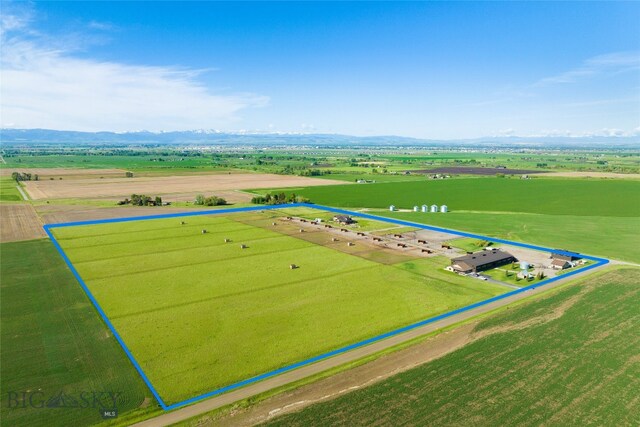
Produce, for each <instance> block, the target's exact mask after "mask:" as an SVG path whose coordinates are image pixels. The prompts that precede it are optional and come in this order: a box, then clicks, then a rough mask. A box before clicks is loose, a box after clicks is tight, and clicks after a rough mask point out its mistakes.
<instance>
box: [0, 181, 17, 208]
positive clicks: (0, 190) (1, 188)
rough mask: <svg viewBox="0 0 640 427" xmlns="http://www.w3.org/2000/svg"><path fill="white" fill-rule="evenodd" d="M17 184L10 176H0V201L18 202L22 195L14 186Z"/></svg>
mask: <svg viewBox="0 0 640 427" xmlns="http://www.w3.org/2000/svg"><path fill="white" fill-rule="evenodd" d="M17 185H18V184H17V183H16V182H15V181H14V180H13V179H11V178H0V201H1V202H19V201H20V200H22V196H21V195H20V193H19V192H18V189H17V188H16V186H17Z"/></svg>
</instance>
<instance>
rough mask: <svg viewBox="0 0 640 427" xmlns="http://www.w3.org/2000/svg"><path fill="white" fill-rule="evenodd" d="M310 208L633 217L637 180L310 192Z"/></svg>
mask: <svg viewBox="0 0 640 427" xmlns="http://www.w3.org/2000/svg"><path fill="white" fill-rule="evenodd" d="M300 194H302V195H303V196H305V197H307V198H309V199H310V200H311V201H313V202H314V203H318V204H326V205H330V206H341V207H349V208H358V207H368V208H386V207H388V206H389V205H390V204H394V205H396V206H397V207H400V208H406V209H410V208H412V207H413V206H415V205H419V206H420V205H422V204H424V203H427V204H429V205H431V204H433V203H435V204H438V205H443V204H446V205H448V207H449V209H450V210H451V211H479V212H525V213H538V214H550V215H576V216H577V215H584V216H606V217H639V216H640V199H638V198H635V199H633V198H630V196H631V195H634V194H640V181H632V180H629V181H623V180H586V179H584V180H568V179H531V180H521V179H517V178H468V179H467V178H464V179H450V180H441V181H410V182H393V183H381V184H369V185H337V186H322V187H310V188H306V189H304V190H302V191H301V192H300Z"/></svg>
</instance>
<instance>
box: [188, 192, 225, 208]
mask: <svg viewBox="0 0 640 427" xmlns="http://www.w3.org/2000/svg"><path fill="white" fill-rule="evenodd" d="M193 204H194V205H199V206H222V205H226V204H227V201H226V200H225V199H223V198H222V197H216V196H210V197H204V196H203V195H202V194H198V195H197V196H196V200H195V201H194V202H193Z"/></svg>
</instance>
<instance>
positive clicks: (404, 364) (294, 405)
mask: <svg viewBox="0 0 640 427" xmlns="http://www.w3.org/2000/svg"><path fill="white" fill-rule="evenodd" d="M592 271H593V270H588V271H584V272H581V273H578V274H577V275H574V276H570V277H566V278H563V279H561V280H558V281H556V282H553V283H552V284H549V285H546V286H543V287H541V288H536V289H533V290H530V291H527V292H523V293H520V294H517V295H513V296H511V297H508V298H505V299H502V300H499V301H495V302H493V303H490V304H487V305H484V306H481V307H478V308H476V309H473V310H469V311H466V312H463V313H459V314H457V315H454V316H451V317H448V318H446V319H443V320H440V321H438V322H434V323H430V324H428V325H425V326H422V327H420V328H416V329H413V330H411V331H409V332H406V333H404V334H400V335H395V336H393V337H391V338H388V339H386V340H382V341H378V342H375V343H373V344H370V345H368V346H365V347H360V348H358V349H355V350H352V351H350V352H347V353H342V354H340V355H337V356H334V357H332V358H329V359H325V360H322V361H320V362H317V363H315V364H312V365H307V366H304V367H302V368H299V369H296V370H293V371H289V372H286V373H283V374H281V375H278V376H276V377H272V378H269V379H267V380H264V381H261V382H258V383H255V384H252V385H249V386H246V387H244V388H241V389H237V390H234V391H231V392H228V393H226V394H223V395H220V396H218V397H213V398H211V399H208V400H204V401H202V402H200V403H196V404H194V405H192V406H188V407H185V408H182V409H177V410H175V411H173V412H169V413H166V414H163V415H160V416H158V417H156V418H153V419H150V420H147V421H143V422H141V423H138V424H135V425H136V426H139V427H143V426H144V427H151V426H153V427H156V426H166V425H171V424H174V423H177V422H180V421H185V420H188V419H190V418H193V417H197V416H198V415H201V414H204V413H206V412H209V411H213V410H215V409H217V408H221V407H223V406H227V405H231V404H233V403H234V402H237V401H239V400H242V399H247V398H249V397H251V396H255V395H258V394H260V393H264V392H266V391H269V390H271V389H274V388H278V387H281V386H284V385H286V384H289V383H292V382H295V381H299V380H302V379H304V378H306V377H309V376H312V375H315V374H319V373H321V372H324V371H327V370H329V369H332V368H335V367H338V366H341V365H344V364H347V363H350V362H353V361H356V360H358V359H361V358H363V357H366V356H369V355H372V354H375V353H377V352H379V351H382V350H385V349H387V348H389V347H393V346H395V345H398V344H401V343H403V342H406V341H409V340H411V339H414V338H417V337H420V336H423V335H426V334H428V333H431V332H434V331H436V330H439V329H442V328H444V327H447V326H451V325H454V324H456V323H458V322H461V321H463V320H465V319H470V318H472V317H475V316H477V315H479V314H483V313H487V312H489V311H491V310H494V309H496V308H498V307H502V306H504V305H507V304H509V303H512V302H514V301H517V300H520V299H522V298H525V297H528V296H531V295H535V294H538V293H540V292H545V291H547V290H549V289H552V288H555V287H557V286H560V285H561V284H564V283H565V282H566V281H568V280H573V279H575V278H576V277H581V276H584V275H585V274H588V273H591V272H592ZM473 326H474V324H473V323H472V324H470V325H464V326H462V327H460V328H457V329H454V330H452V331H450V332H446V333H443V334H441V335H439V336H436V337H434V338H431V339H429V340H427V341H425V342H423V343H420V344H417V345H415V346H411V347H408V348H406V349H403V350H399V351H396V352H393V353H390V354H388V355H385V356H383V357H380V358H378V359H375V360H374V361H372V362H369V363H366V364H364V365H361V366H358V367H356V368H353V369H349V370H346V371H344V372H341V373H338V374H336V375H333V376H331V377H328V378H326V379H322V380H319V381H317V382H314V383H311V384H308V385H306V386H302V387H300V388H298V389H295V390H293V391H290V392H285V393H282V394H278V395H276V396H274V397H272V398H269V399H266V400H264V401H262V402H259V403H257V404H255V405H252V406H250V407H249V408H248V409H238V410H235V411H232V412H231V413H230V414H227V415H224V416H222V417H220V418H203V419H199V420H197V425H198V426H203V425H216V426H226V425H228V426H250V425H255V424H257V423H260V422H264V421H266V420H268V419H269V418H272V417H274V416H276V415H281V414H284V413H287V412H293V411H296V410H299V409H302V408H304V407H305V406H308V405H310V404H312V403H316V402H319V401H322V400H327V399H331V398H333V397H336V396H338V395H340V394H343V393H346V392H348V391H351V390H354V389H358V388H362V387H365V386H367V385H370V384H372V383H374V382H377V381H380V380H382V379H384V378H387V377H389V376H391V375H394V374H397V373H399V372H402V371H406V370H408V369H411V368H413V367H415V366H418V365H421V364H423V363H426V362H429V361H431V360H433V359H436V358H438V357H441V356H443V355H445V354H447V353H449V352H451V351H454V350H456V349H458V348H460V347H462V346H463V345H465V344H466V343H468V342H470V341H471V340H473V339H476V338H478V337H481V336H483V335H478V336H473V335H472V334H471V332H472V329H473ZM516 326H517V325H516ZM193 424H194V425H195V424H196V421H195V420H194V422H193Z"/></svg>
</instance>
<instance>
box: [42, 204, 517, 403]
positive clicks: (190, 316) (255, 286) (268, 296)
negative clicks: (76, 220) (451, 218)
mask: <svg viewBox="0 0 640 427" xmlns="http://www.w3.org/2000/svg"><path fill="white" fill-rule="evenodd" d="M272 215H274V213H273V212H265V213H264V214H261V213H259V212H255V213H242V214H233V215H228V216H222V215H220V216H218V215H211V216H196V217H183V218H171V219H161V220H147V221H135V222H125V223H115V224H100V225H90V226H79V227H67V228H56V229H54V234H55V235H56V237H57V238H58V239H59V241H60V244H61V246H62V247H63V248H64V250H65V252H66V253H67V255H68V256H69V258H70V259H71V260H72V262H73V263H74V266H75V267H76V268H77V270H78V272H79V273H80V275H81V276H82V277H83V279H84V281H85V282H86V284H87V285H88V287H89V288H90V290H91V292H92V293H93V295H94V296H95V297H96V299H97V300H98V302H99V303H100V305H101V306H102V308H103V309H104V310H105V312H106V314H107V316H108V317H109V318H110V319H111V321H112V322H113V324H114V326H115V328H116V329H117V330H118V331H119V333H120V334H121V336H122V337H123V339H124V341H125V342H126V344H127V346H128V347H129V349H130V350H131V351H132V352H133V354H134V355H135V357H136V359H137V360H138V362H139V363H140V364H141V366H142V367H143V369H144V370H145V373H146V374H147V375H148V377H149V378H150V380H151V382H152V383H153V384H154V386H155V387H156V389H157V390H158V392H159V393H160V395H161V397H162V398H163V400H164V401H165V403H167V404H170V403H175V402H178V401H181V400H184V399H187V398H190V397H194V396H196V395H198V394H201V393H204V392H207V391H211V390H214V389H217V388H219V387H222V386H225V385H229V384H231V383H235V382H237V381H240V380H243V379H246V378H250V377H252V376H255V375H258V374H261V373H264V372H267V371H270V370H273V369H276V368H279V367H282V366H285V365H288V364H291V363H294V362H297V361H300V360H302V359H305V358H308V357H312V356H315V355H318V354H321V353H323V352H326V351H330V350H333V349H335V348H338V347H341V346H344V345H347V344H351V343H354V342H356V341H359V340H362V339H365V338H368V337H371V336H374V335H376V334H379V333H382V332H386V331H389V330H391V329H394V328H397V327H401V326H404V325H407V324H409V323H412V322H415V321H418V320H421V319H425V318H428V317H430V316H432V315H435V314H438V313H442V312H445V311H448V310H451V309H454V308H456V307H460V306H464V305H467V304H470V303H472V302H475V301H479V300H483V299H486V298H489V297H491V296H494V295H497V294H500V293H503V292H505V291H508V290H509V288H505V287H502V286H499V285H494V284H490V283H486V282H480V281H477V280H472V279H468V278H462V277H460V276H456V275H447V276H445V275H444V274H443V273H444V272H441V271H439V270H438V269H439V268H441V267H442V265H439V264H438V263H437V261H431V260H418V261H415V262H419V263H420V264H425V263H429V262H434V277H430V276H428V275H424V274H418V273H416V272H414V271H417V270H419V271H420V272H421V273H425V272H428V271H429V269H428V268H424V266H422V267H423V268H420V269H415V268H413V269H412V268H410V267H412V266H408V265H407V264H406V263H399V264H397V265H385V264H382V263H379V262H375V261H372V260H370V259H365V258H364V257H363V256H355V255H351V254H348V253H344V252H342V251H339V250H337V249H333V248H330V247H325V246H322V245H319V244H315V243H312V242H309V241H306V240H303V239H298V238H296V237H294V236H293V235H289V234H291V230H290V229H285V228H286V227H287V225H286V224H285V223H284V221H282V222H281V223H278V225H277V226H272V225H271V224H272V222H273V221H274V219H273V218H271V216H272ZM279 215H286V213H285V212H284V211H281V212H280V213H279ZM181 221H184V222H186V224H184V225H182V224H181V223H180V222H181ZM275 221H277V220H275ZM202 229H206V230H207V231H208V232H207V233H206V234H202V233H201V230H202ZM225 238H226V239H231V242H230V243H225V242H224V239H225ZM241 244H244V245H246V246H247V248H246V249H241V247H240V245H241ZM351 248H352V249H358V244H356V246H353V247H351ZM290 264H296V265H298V266H299V268H297V269H293V270H292V269H290V268H289V266H290ZM413 267H415V266H413Z"/></svg>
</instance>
